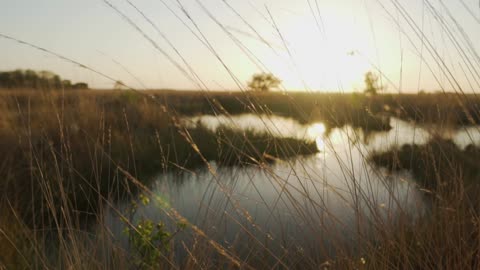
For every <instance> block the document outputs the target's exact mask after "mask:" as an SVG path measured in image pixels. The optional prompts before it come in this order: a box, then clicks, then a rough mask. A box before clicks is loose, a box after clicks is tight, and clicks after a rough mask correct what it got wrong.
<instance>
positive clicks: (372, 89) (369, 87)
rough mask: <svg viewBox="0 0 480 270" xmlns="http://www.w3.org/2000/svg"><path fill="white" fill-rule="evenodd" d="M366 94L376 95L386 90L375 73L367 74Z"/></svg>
mask: <svg viewBox="0 0 480 270" xmlns="http://www.w3.org/2000/svg"><path fill="white" fill-rule="evenodd" d="M364 81H365V90H364V93H365V94H369V95H376V94H378V92H379V91H382V90H383V89H384V88H383V86H380V85H379V84H378V76H377V75H375V74H374V73H373V72H371V71H369V72H367V73H365V79H364Z"/></svg>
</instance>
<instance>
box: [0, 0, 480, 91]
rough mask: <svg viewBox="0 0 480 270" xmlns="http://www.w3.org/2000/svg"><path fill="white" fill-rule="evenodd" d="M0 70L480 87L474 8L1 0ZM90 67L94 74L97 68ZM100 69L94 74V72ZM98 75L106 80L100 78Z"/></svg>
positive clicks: (467, 3) (162, 84) (368, 2)
mask: <svg viewBox="0 0 480 270" xmlns="http://www.w3.org/2000/svg"><path fill="white" fill-rule="evenodd" d="M0 6H1V8H0V34H2V35H6V36H9V37H13V38H15V39H18V40H21V41H26V42H29V43H31V44H33V45H35V46H38V47H41V48H45V49H47V50H49V51H51V52H54V53H56V54H58V55H62V56H64V57H66V58H68V59H71V60H74V61H76V62H78V63H81V64H82V65H85V66H88V67H89V68H91V70H89V69H85V68H82V67H80V66H78V65H76V64H73V63H71V62H69V61H66V60H64V59H60V58H59V57H57V56H54V55H52V54H49V53H47V52H45V51H42V50H38V49H34V48H32V47H29V46H26V45H24V44H20V43H18V42H15V41H12V40H10V39H5V38H2V37H0V51H1V52H2V53H0V70H13V69H34V70H50V71H52V72H55V73H57V74H59V75H60V76H61V77H63V78H66V79H71V80H73V81H84V82H87V83H89V84H90V86H91V87H94V88H112V87H113V85H114V83H115V80H121V81H122V82H124V83H125V84H127V85H129V86H131V87H133V88H137V89H147V88H148V89H150V88H155V89H160V88H168V89H203V90H241V89H246V84H247V82H248V80H249V79H250V77H251V76H252V75H253V74H255V73H260V72H268V73H273V74H274V75H275V76H277V77H278V78H280V79H281V80H282V85H281V87H280V88H281V89H283V90H291V91H329V92H352V91H358V92H360V91H362V90H363V88H364V82H363V78H364V74H365V73H366V72H367V71H373V72H374V73H376V74H378V76H379V78H380V82H381V83H382V84H383V85H384V86H385V89H386V90H385V91H387V92H392V93H396V92H418V91H420V90H426V91H438V90H447V91H452V90H455V91H459V90H460V91H466V92H471V91H476V90H478V89H480V57H479V54H480V3H479V2H478V0H452V1H450V0H448V1H446V0H443V1H442V0H401V1H400V0H108V1H107V0H82V1H79V0H77V1H74V0H40V1H39V0H15V1H8V0H0ZM92 70H94V71H92ZM97 72H98V73H97ZM99 73H101V74H103V75H106V76H103V75H100V74H99Z"/></svg>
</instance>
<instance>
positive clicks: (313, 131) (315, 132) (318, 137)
mask: <svg viewBox="0 0 480 270" xmlns="http://www.w3.org/2000/svg"><path fill="white" fill-rule="evenodd" d="M326 130H327V129H326V128H325V125H324V124H323V123H316V124H313V125H311V126H310V127H308V129H307V136H308V137H309V138H310V139H313V140H315V143H316V144H317V149H318V150H319V151H322V152H323V151H324V150H325V141H324V135H325V131H326Z"/></svg>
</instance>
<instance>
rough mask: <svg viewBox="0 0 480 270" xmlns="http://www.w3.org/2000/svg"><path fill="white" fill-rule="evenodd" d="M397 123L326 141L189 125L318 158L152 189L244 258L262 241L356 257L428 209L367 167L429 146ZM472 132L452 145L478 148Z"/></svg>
mask: <svg viewBox="0 0 480 270" xmlns="http://www.w3.org/2000/svg"><path fill="white" fill-rule="evenodd" d="M391 121H392V122H391V126H392V127H393V128H392V129H391V130H390V131H388V132H379V133H370V134H367V133H364V132H362V131H360V130H357V129H353V128H352V127H348V126H346V127H343V128H335V129H332V130H331V131H329V132H328V133H327V131H326V127H325V125H324V124H322V123H314V124H312V125H301V124H299V123H298V122H296V121H295V120H293V119H288V118H281V117H277V116H268V117H267V116H254V115H241V116H237V117H226V116H220V117H213V116H202V117H196V118H191V119H186V120H185V122H186V123H187V124H189V125H198V124H202V125H204V126H206V127H208V128H210V129H212V130H214V129H216V128H218V127H219V126H221V125H228V126H230V127H232V128H237V129H244V130H245V129H249V130H254V131H256V132H268V133H271V134H273V135H275V136H279V137H294V138H303V139H306V140H315V141H316V143H317V147H318V148H319V150H320V153H319V154H317V155H313V156H308V157H298V158H295V159H289V160H286V161H280V162H276V163H274V164H272V165H261V166H260V165H259V166H250V167H228V168H225V167H218V166H216V164H215V163H211V164H210V165H211V167H210V168H209V169H199V170H196V171H195V172H193V173H182V174H179V173H178V172H170V173H162V174H160V175H159V176H158V177H157V180H156V181H155V185H154V186H153V188H152V189H153V191H154V193H155V194H157V195H158V196H162V197H163V198H165V200H167V201H168V203H169V204H170V205H171V207H172V208H174V209H176V210H177V211H178V212H179V213H180V214H181V215H182V216H183V217H185V218H186V219H187V220H188V221H189V222H191V223H192V224H195V225H197V226H198V227H199V228H200V229H202V230H203V231H204V232H205V233H206V234H207V235H208V236H209V237H211V238H212V239H215V240H217V241H219V242H220V243H223V244H225V245H226V246H230V247H231V248H234V249H235V250H237V251H238V252H239V253H241V251H242V250H251V248H252V246H251V245H253V244H252V241H250V240H251V238H252V237H253V238H255V239H262V241H263V244H268V246H269V248H270V249H271V250H289V249H299V248H300V249H302V250H304V251H305V252H315V251H318V249H319V247H318V246H319V245H320V243H322V244H323V245H324V248H326V249H327V250H329V248H330V249H331V243H332V242H334V243H336V244H338V243H344V244H345V245H346V246H352V247H353V246H355V245H352V243H354V242H355V240H356V238H355V236H356V235H359V234H368V233H370V232H371V231H372V223H374V222H383V223H384V224H385V223H389V222H393V221H394V220H395V218H394V217H396V216H398V215H405V216H409V217H410V218H415V216H417V215H418V214H421V213H422V212H423V209H424V207H425V206H424V197H423V196H422V194H421V193H420V192H419V191H418V189H417V188H416V186H415V184H414V183H413V181H412V176H411V174H410V173H409V172H406V171H402V172H399V173H394V174H391V173H388V172H386V171H384V170H382V169H379V168H376V167H374V166H372V165H371V164H370V163H369V162H367V161H366V157H367V156H368V154H369V153H370V152H371V151H384V150H386V149H388V148H389V147H392V146H395V145H403V144H407V143H408V144H412V143H414V144H424V143H426V142H428V140H429V138H430V133H429V132H427V130H426V129H424V128H422V127H420V126H415V125H412V124H410V123H407V122H404V121H401V120H398V119H392V120H391ZM468 132H469V134H465V132H464V131H458V132H456V133H453V134H452V135H451V136H452V137H453V138H457V139H456V140H458V141H459V142H463V141H466V139H465V138H472V136H477V138H480V136H479V134H480V133H478V129H475V130H473V129H471V130H468ZM475 134H476V135H475ZM120 208H121V207H120ZM137 215H138V216H140V215H146V216H148V217H149V218H152V219H153V220H163V219H166V218H167V217H166V216H162V215H161V211H159V210H158V208H156V206H155V205H148V206H145V207H142V208H140V209H139V211H138V212H137ZM138 216H137V217H136V218H138ZM134 218H135V217H134ZM106 220H107V226H108V227H110V228H111V230H112V231H113V234H114V235H118V236H119V237H120V238H121V236H120V235H121V230H122V224H121V223H120V222H119V219H118V217H117V216H116V215H115V214H109V215H108V216H107V219H106ZM248 239H250V240H248ZM122 241H124V242H125V239H123V240H122ZM179 253H181V251H179Z"/></svg>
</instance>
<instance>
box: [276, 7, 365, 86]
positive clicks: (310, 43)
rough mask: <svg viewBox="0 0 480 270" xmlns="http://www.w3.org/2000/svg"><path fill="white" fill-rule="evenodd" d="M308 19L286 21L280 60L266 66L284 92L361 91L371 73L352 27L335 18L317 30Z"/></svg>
mask: <svg viewBox="0 0 480 270" xmlns="http://www.w3.org/2000/svg"><path fill="white" fill-rule="evenodd" d="M312 20H313V19H312V18H311V17H309V16H304V17H295V18H292V19H291V20H288V21H287V22H288V24H287V23H285V24H286V26H285V28H281V29H280V30H281V31H282V36H283V38H284V41H285V44H284V48H283V50H282V52H281V53H282V57H278V55H272V57H271V58H269V59H267V62H268V63H269V66H270V67H272V69H273V70H274V71H275V73H276V74H277V75H278V76H279V77H281V78H282V80H283V85H284V87H285V88H286V89H289V90H290V89H292V90H295V89H297V90H320V91H345V92H351V91H354V90H359V89H361V88H362V87H363V76H364V74H365V73H366V72H367V71H368V70H370V69H371V66H370V64H369V62H368V60H367V59H365V57H363V56H362V55H361V54H360V53H359V52H365V51H370V47H369V44H368V42H367V41H365V38H364V36H362V34H361V33H352V32H354V31H352V28H353V27H355V26H354V25H353V24H352V23H345V22H344V21H342V20H340V19H338V18H335V19H334V20H336V21H333V22H332V21H329V22H330V24H329V25H331V27H328V25H327V26H326V30H325V31H323V30H320V29H319V27H318V26H317V24H316V23H315V21H312Z"/></svg>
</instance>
